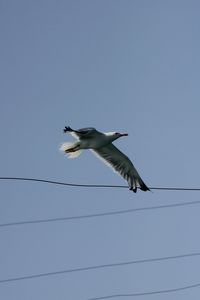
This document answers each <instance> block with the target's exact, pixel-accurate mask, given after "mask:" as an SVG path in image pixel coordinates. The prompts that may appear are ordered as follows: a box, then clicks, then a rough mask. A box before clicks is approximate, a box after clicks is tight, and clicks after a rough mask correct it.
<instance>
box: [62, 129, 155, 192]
mask: <svg viewBox="0 0 200 300" xmlns="http://www.w3.org/2000/svg"><path fill="white" fill-rule="evenodd" d="M63 131H64V133H70V134H71V135H72V136H73V137H75V138H76V139H77V140H78V141H76V142H65V143H63V144H62V145H61V146H60V150H61V151H63V152H64V153H66V154H68V157H69V158H75V157H77V156H79V155H80V153H81V150H83V149H90V150H91V151H92V152H93V153H94V154H96V155H97V156H98V157H99V158H100V159H102V160H103V161H104V162H105V163H106V164H107V165H109V166H110V167H112V168H113V169H114V171H115V172H117V173H118V174H119V175H121V176H122V177H123V178H124V179H125V180H127V182H128V185H129V189H130V190H131V191H133V192H135V193H136V192H137V188H140V189H141V190H142V191H149V188H148V187H147V186H146V184H145V183H144V181H143V180H142V179H141V177H140V175H139V174H138V172H137V170H136V169H135V167H134V165H133V163H132V162H131V161H130V159H129V158H128V157H127V156H126V155H125V154H124V153H122V152H121V151H120V150H119V149H118V148H117V147H115V146H114V145H113V143H112V142H113V141H115V140H116V139H118V138H120V137H122V136H127V135H128V133H119V132H106V133H103V132H100V131H97V130H96V129H95V128H92V127H89V128H82V129H78V130H74V129H72V128H71V127H65V128H64V129H63Z"/></svg>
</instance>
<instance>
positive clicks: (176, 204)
mask: <svg viewBox="0 0 200 300" xmlns="http://www.w3.org/2000/svg"><path fill="white" fill-rule="evenodd" d="M196 204H200V200H196V201H191V202H184V203H173V204H166V205H157V206H148V207H139V208H130V209H125V210H117V211H110V212H103V213H96V214H87V215H79V216H69V217H60V218H48V219H39V220H29V221H18V222H9V223H2V224H0V227H8V226H18V225H28V224H40V223H50V222H62V221H75V220H81V219H89V218H97V217H106V216H116V215H122V214H127V213H135V212H140V211H147V210H156V209H165V208H174V207H183V206H188V205H196Z"/></svg>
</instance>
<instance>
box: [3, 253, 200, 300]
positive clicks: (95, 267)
mask: <svg viewBox="0 0 200 300" xmlns="http://www.w3.org/2000/svg"><path fill="white" fill-rule="evenodd" d="M197 256H200V252H196V253H188V254H181V255H173V256H165V257H159V258H148V259H140V260H133V261H126V262H119V263H111V264H103V265H95V266H88V267H82V268H74V269H67V270H60V271H54V272H47V273H39V274H32V275H26V276H21V277H13V278H8V279H1V280H0V284H1V283H8V282H14V281H21V280H26V279H34V278H39V277H48V276H53V275H61V274H67V273H73V272H83V271H91V270H97V269H105V268H113V267H122V266H126V265H133V264H141V263H152V262H158V261H165V260H173V259H181V258H189V257H197ZM106 297H107V298H109V297H117V296H116V295H115V296H106ZM94 299H104V298H93V299H90V300H94ZM105 299H106V298H105ZM88 300H89V299H88Z"/></svg>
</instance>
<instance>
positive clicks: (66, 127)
mask: <svg viewBox="0 0 200 300" xmlns="http://www.w3.org/2000/svg"><path fill="white" fill-rule="evenodd" d="M71 131H73V130H72V129H71V127H69V126H65V128H64V129H63V132H64V133H66V132H71Z"/></svg>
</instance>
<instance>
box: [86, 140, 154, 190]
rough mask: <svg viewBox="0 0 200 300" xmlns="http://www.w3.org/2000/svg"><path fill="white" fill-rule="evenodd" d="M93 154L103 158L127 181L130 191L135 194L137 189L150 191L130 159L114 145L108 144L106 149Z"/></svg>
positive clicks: (102, 148) (95, 150)
mask: <svg viewBox="0 0 200 300" xmlns="http://www.w3.org/2000/svg"><path fill="white" fill-rule="evenodd" d="M92 152H94V153H95V154H97V156H98V157H99V158H101V159H102V160H103V161H104V162H105V163H106V164H107V165H109V166H111V167H112V168H113V169H114V171H116V172H117V173H118V174H120V175H121V176H122V177H123V178H124V179H125V180H127V182H128V185H129V188H130V190H132V191H133V192H136V191H137V188H140V189H141V190H143V191H148V190H149V188H148V187H147V186H146V184H145V183H144V182H143V180H142V179H141V177H140V175H139V174H138V172H137V170H136V169H135V167H134V166H133V164H132V162H131V161H130V159H129V158H128V157H127V156H126V155H125V154H124V153H122V152H121V151H120V150H119V149H117V148H116V147H115V146H114V145H113V144H108V145H106V146H104V147H101V148H98V149H93V150H92Z"/></svg>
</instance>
